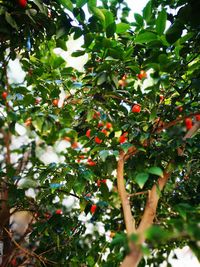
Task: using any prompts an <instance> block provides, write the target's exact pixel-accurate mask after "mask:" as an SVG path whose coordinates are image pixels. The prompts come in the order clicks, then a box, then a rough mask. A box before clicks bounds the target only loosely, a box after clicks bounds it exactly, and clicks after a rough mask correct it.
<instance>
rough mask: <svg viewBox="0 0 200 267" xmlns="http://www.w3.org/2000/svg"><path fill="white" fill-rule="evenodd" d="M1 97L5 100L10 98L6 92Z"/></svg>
mask: <svg viewBox="0 0 200 267" xmlns="http://www.w3.org/2000/svg"><path fill="white" fill-rule="evenodd" d="M1 96H2V98H3V99H4V100H6V98H7V96H8V93H7V92H5V91H4V92H3V93H2V94H1Z"/></svg>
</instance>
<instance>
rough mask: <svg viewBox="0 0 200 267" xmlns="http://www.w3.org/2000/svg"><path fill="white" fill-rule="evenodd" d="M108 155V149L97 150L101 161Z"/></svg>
mask: <svg viewBox="0 0 200 267" xmlns="http://www.w3.org/2000/svg"><path fill="white" fill-rule="evenodd" d="M108 156H109V151H108V150H102V151H100V152H99V157H100V158H101V159H102V161H103V162H105V160H106V158H107V157H108Z"/></svg>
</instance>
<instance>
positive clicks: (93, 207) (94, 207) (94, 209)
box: [90, 204, 97, 214]
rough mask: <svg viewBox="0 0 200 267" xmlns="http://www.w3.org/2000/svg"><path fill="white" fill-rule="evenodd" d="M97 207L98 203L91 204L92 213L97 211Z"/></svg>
mask: <svg viewBox="0 0 200 267" xmlns="http://www.w3.org/2000/svg"><path fill="white" fill-rule="evenodd" d="M96 209H97V205H95V204H93V205H92V206H91V208H90V212H91V213H92V214H94V213H95V211H96Z"/></svg>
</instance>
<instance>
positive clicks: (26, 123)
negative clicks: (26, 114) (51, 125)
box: [24, 118, 32, 126]
mask: <svg viewBox="0 0 200 267" xmlns="http://www.w3.org/2000/svg"><path fill="white" fill-rule="evenodd" d="M24 124H25V125H26V126H30V125H31V124H32V119H31V118H28V119H26V121H25V123H24Z"/></svg>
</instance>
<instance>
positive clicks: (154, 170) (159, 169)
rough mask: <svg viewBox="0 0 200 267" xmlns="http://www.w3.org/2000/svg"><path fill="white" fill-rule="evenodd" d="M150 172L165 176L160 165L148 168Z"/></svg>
mask: <svg viewBox="0 0 200 267" xmlns="http://www.w3.org/2000/svg"><path fill="white" fill-rule="evenodd" d="M147 171H148V173H151V174H154V175H158V176H163V171H162V169H161V168H159V167H150V168H149V169H148V170H147Z"/></svg>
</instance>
